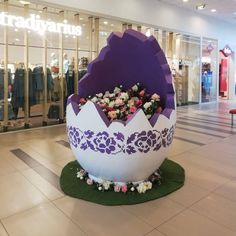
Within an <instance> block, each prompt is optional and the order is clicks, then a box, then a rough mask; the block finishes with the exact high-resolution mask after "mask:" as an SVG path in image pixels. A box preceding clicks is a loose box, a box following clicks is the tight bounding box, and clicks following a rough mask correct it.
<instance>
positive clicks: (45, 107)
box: [42, 7, 48, 126]
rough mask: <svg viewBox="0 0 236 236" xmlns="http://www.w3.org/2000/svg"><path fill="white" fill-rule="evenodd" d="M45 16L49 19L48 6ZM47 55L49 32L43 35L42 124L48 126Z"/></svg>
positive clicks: (44, 10) (44, 11)
mask: <svg viewBox="0 0 236 236" xmlns="http://www.w3.org/2000/svg"><path fill="white" fill-rule="evenodd" d="M43 18H44V19H47V7H44V8H43ZM47 55H48V43H47V32H45V34H44V37H43V58H42V59H43V73H44V91H43V98H44V100H43V122H42V125H43V126H46V125H47V122H48V117H47V114H48V83H47V81H48V73H47Z"/></svg>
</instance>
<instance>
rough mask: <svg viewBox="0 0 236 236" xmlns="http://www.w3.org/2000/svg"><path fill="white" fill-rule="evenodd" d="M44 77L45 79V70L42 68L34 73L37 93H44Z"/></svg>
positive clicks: (36, 68)
mask: <svg viewBox="0 0 236 236" xmlns="http://www.w3.org/2000/svg"><path fill="white" fill-rule="evenodd" d="M43 77H44V73H43V68H42V67H41V66H38V67H35V68H34V70H33V73H32V78H33V80H34V83H35V90H36V91H40V92H43V88H44V84H43V83H44V82H43Z"/></svg>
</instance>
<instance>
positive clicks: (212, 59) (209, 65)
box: [201, 38, 218, 103]
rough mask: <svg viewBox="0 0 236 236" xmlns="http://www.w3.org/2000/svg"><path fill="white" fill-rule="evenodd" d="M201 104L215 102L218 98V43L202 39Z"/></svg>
mask: <svg viewBox="0 0 236 236" xmlns="http://www.w3.org/2000/svg"><path fill="white" fill-rule="evenodd" d="M201 67H202V72H201V102H203V103H204V102H213V101H217V97H218V42H217V40H214V39H210V38H203V39H202V65H201Z"/></svg>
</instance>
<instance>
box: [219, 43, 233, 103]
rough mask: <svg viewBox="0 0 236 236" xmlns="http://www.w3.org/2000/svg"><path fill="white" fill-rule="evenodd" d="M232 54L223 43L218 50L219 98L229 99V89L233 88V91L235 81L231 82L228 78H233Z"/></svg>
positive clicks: (228, 47)
mask: <svg viewBox="0 0 236 236" xmlns="http://www.w3.org/2000/svg"><path fill="white" fill-rule="evenodd" d="M233 54H234V53H233V51H232V49H231V48H230V46H229V45H225V47H224V48H222V49H221V50H220V51H219V97H220V98H221V99H229V97H230V90H234V93H235V83H234V84H232V83H231V81H230V78H234V69H233V68H234V66H233V64H234V56H233ZM231 86H232V88H231Z"/></svg>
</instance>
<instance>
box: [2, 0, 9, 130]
mask: <svg viewBox="0 0 236 236" xmlns="http://www.w3.org/2000/svg"><path fill="white" fill-rule="evenodd" d="M3 8H4V11H5V12H8V1H7V0H5V1H4V7H3ZM7 66H8V26H6V25H5V26H4V72H5V73H4V116H3V131H4V132H6V131H7V130H8V125H7V123H8V67H7Z"/></svg>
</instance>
